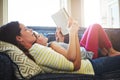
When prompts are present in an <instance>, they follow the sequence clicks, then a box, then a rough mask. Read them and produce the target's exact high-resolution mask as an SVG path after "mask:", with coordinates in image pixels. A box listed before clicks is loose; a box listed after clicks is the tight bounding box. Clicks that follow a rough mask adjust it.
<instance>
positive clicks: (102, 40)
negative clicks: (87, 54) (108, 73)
mask: <svg viewBox="0 0 120 80" xmlns="http://www.w3.org/2000/svg"><path fill="white" fill-rule="evenodd" d="M80 45H81V46H83V47H85V48H86V50H87V51H93V52H94V56H93V58H97V57H98V48H106V49H109V48H111V47H112V44H111V42H110V40H109V38H108V36H107V34H106V32H105V31H104V29H103V28H102V27H101V26H100V25H99V24H93V25H91V26H89V28H87V29H86V31H85V32H84V34H83V37H82V39H81V41H80Z"/></svg>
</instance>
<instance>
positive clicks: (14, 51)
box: [0, 41, 43, 79]
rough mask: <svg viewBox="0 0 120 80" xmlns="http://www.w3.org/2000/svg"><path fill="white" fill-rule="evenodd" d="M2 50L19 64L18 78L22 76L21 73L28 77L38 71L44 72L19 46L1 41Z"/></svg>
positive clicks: (0, 50) (0, 48) (0, 47)
mask: <svg viewBox="0 0 120 80" xmlns="http://www.w3.org/2000/svg"><path fill="white" fill-rule="evenodd" d="M0 52H5V53H6V54H8V55H9V56H10V58H11V59H12V60H13V62H14V63H15V64H16V65H17V66H18V70H17V69H16V70H15V71H16V72H15V73H16V76H17V77H18V78H21V76H20V74H21V75H22V77H24V78H27V79H28V78H31V77H32V76H34V75H36V74H38V73H43V72H42V70H41V68H40V66H38V65H37V64H36V63H35V62H34V61H32V60H31V59H29V58H28V57H27V56H26V55H25V54H24V53H23V52H22V51H21V50H20V49H19V48H17V47H16V46H14V45H12V44H10V43H6V42H3V41H0ZM18 73H19V74H18Z"/></svg>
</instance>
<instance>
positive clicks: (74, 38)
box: [68, 21, 81, 70]
mask: <svg viewBox="0 0 120 80" xmlns="http://www.w3.org/2000/svg"><path fill="white" fill-rule="evenodd" d="M71 25H72V26H71V27H70V33H69V40H70V41H69V48H68V54H69V56H70V57H73V58H72V59H71V60H72V61H73V64H74V70H78V69H79V68H80V65H81V56H80V55H81V53H80V44H79V38H78V30H79V25H78V22H76V21H73V22H72V24H71Z"/></svg>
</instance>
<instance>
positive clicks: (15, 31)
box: [0, 21, 35, 61]
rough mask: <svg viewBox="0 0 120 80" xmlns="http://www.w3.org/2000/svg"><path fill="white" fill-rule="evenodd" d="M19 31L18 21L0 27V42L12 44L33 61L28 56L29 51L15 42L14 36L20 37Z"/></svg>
mask: <svg viewBox="0 0 120 80" xmlns="http://www.w3.org/2000/svg"><path fill="white" fill-rule="evenodd" d="M20 31H21V29H20V27H19V22H18V21H14V22H10V23H7V24H5V25H3V26H1V27H0V40H1V41H5V42H8V43H11V44H14V45H15V46H17V47H18V48H19V49H21V50H22V51H23V52H24V53H25V54H26V55H27V56H28V57H29V58H30V59H32V60H34V58H33V57H32V56H31V55H30V54H29V51H28V50H27V49H26V48H25V47H24V46H23V45H21V44H20V43H19V42H18V41H17V40H16V36H18V35H20ZM34 61H35V60H34Z"/></svg>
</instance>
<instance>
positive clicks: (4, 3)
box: [0, 0, 8, 26]
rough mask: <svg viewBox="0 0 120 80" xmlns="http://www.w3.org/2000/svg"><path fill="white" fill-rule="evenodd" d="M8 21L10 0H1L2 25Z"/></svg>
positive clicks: (0, 16)
mask: <svg viewBox="0 0 120 80" xmlns="http://www.w3.org/2000/svg"><path fill="white" fill-rule="evenodd" d="M7 21H8V0H0V26H1V25H3V24H5V23H7Z"/></svg>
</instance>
